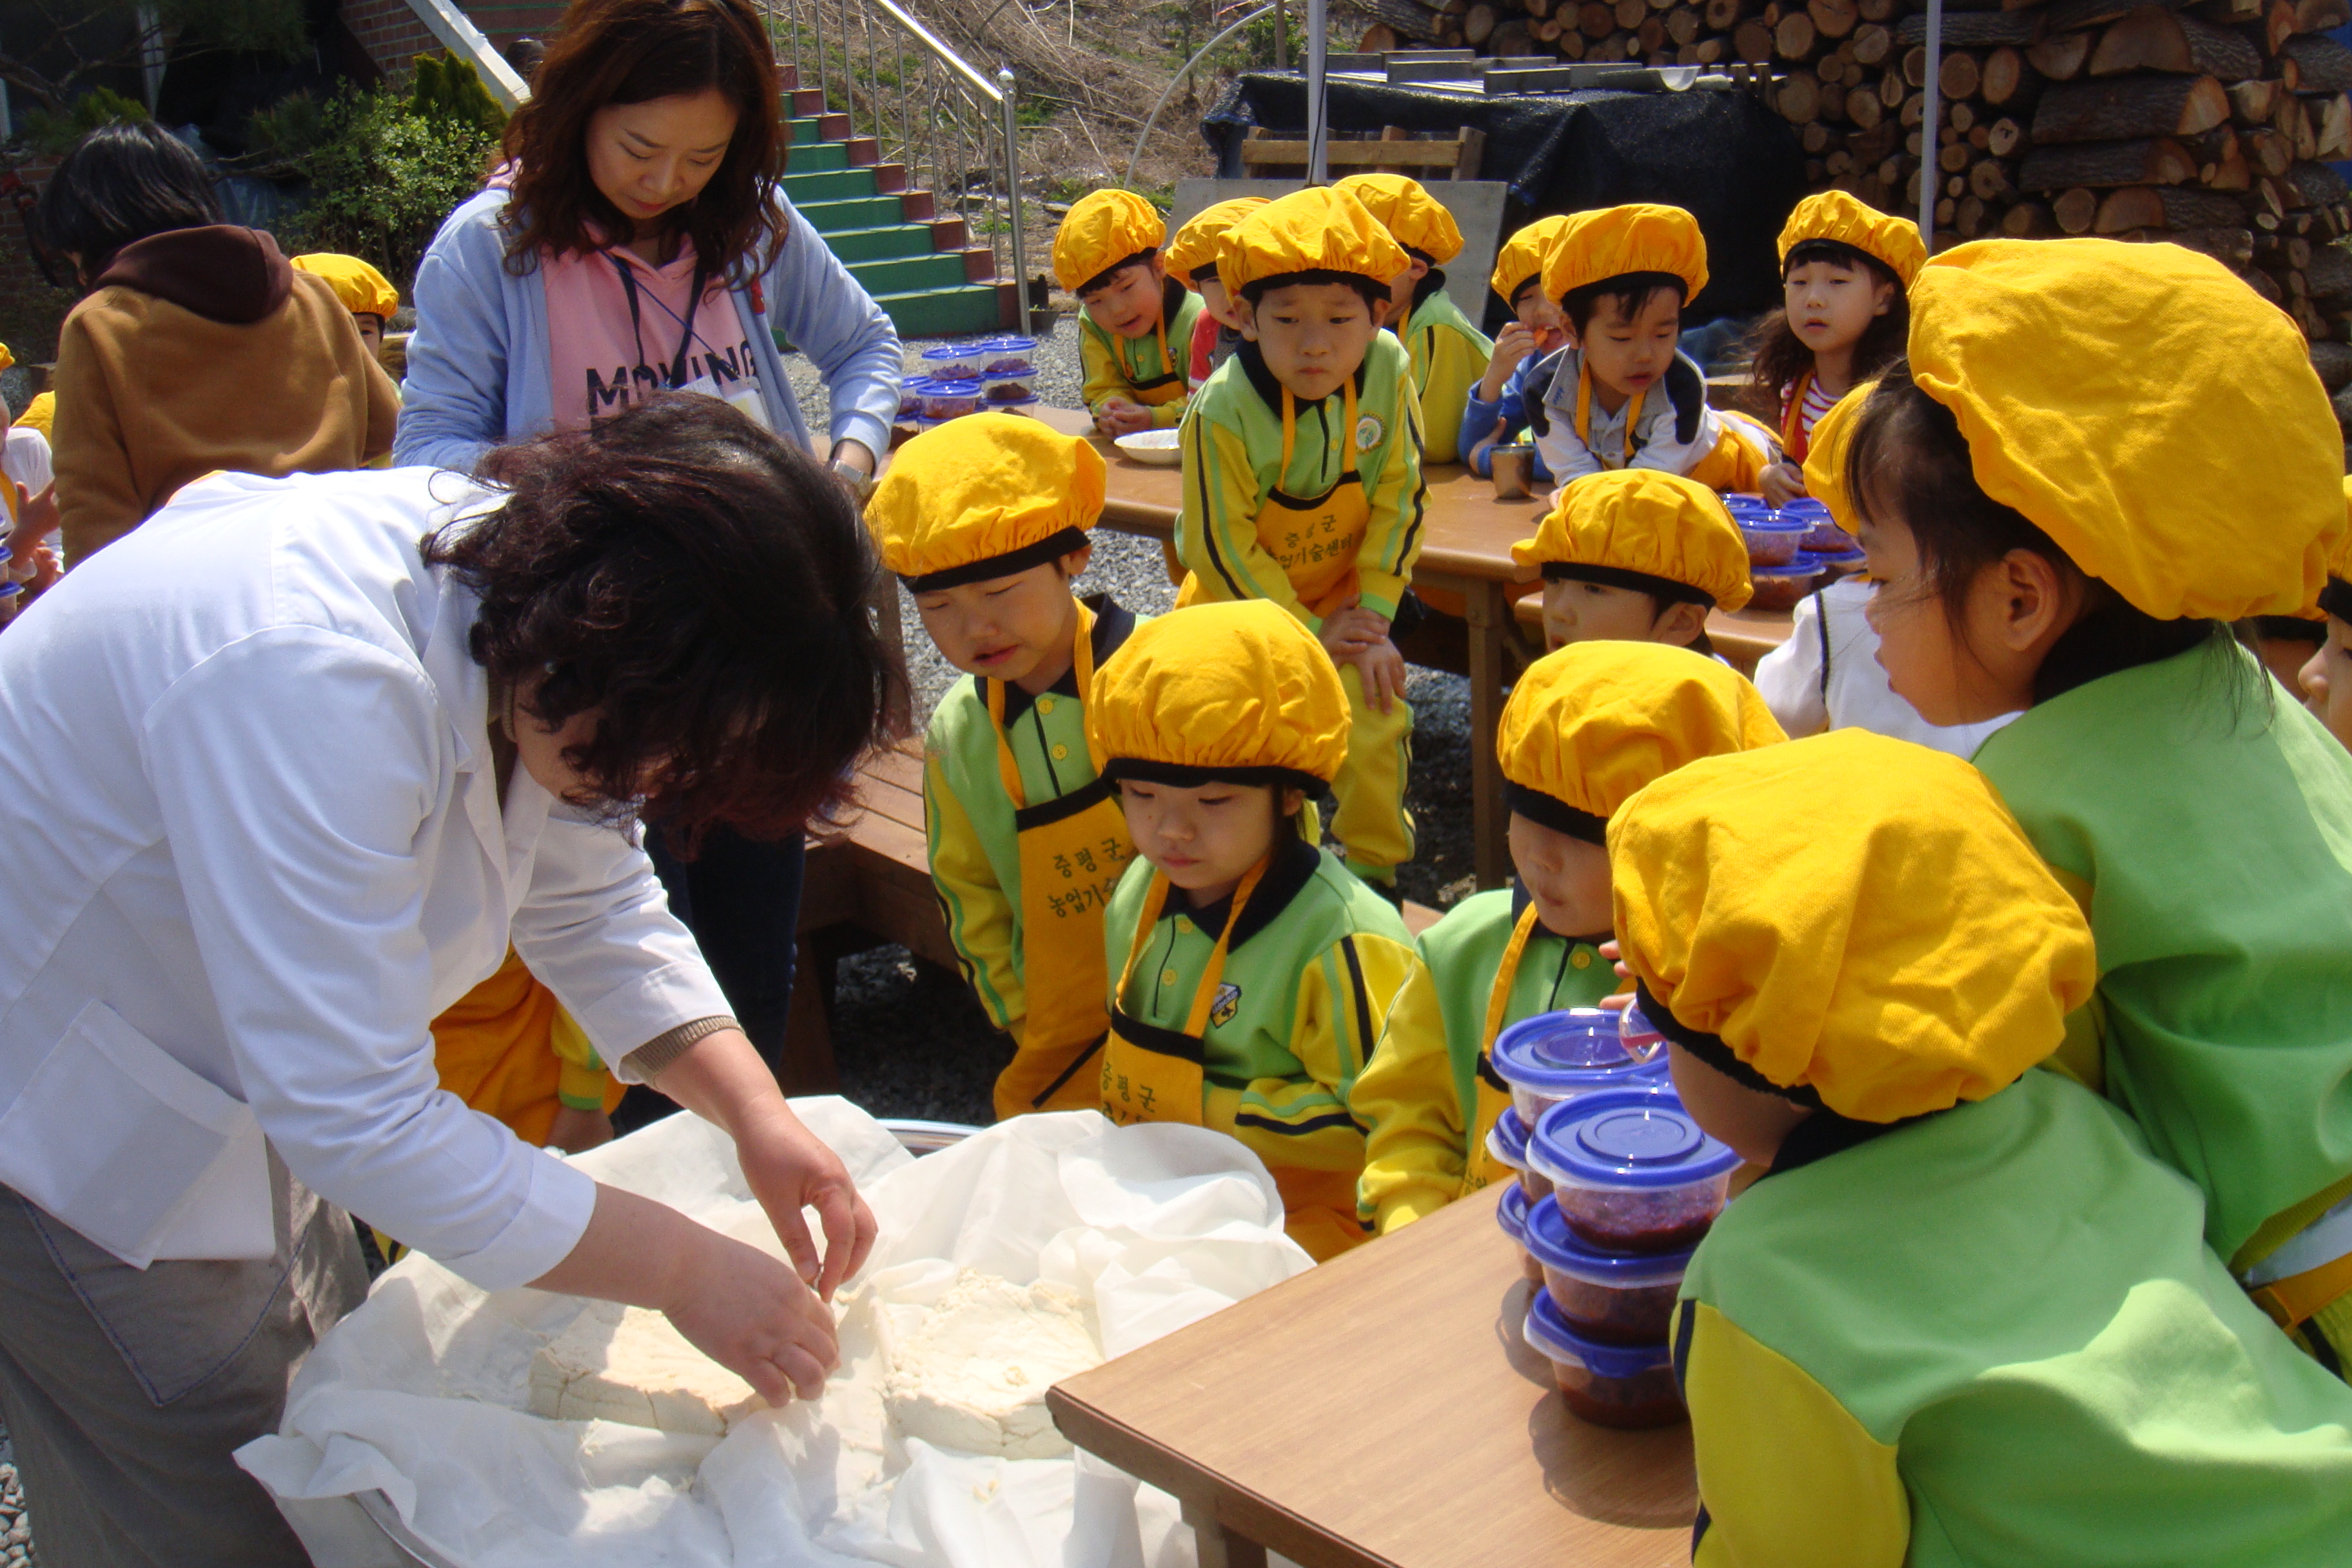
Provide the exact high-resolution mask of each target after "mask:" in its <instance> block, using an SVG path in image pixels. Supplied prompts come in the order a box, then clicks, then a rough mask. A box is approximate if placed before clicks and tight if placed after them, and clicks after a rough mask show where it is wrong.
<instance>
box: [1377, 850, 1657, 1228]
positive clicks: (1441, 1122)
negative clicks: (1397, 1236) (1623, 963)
mask: <svg viewBox="0 0 2352 1568" xmlns="http://www.w3.org/2000/svg"><path fill="white" fill-rule="evenodd" d="M1527 902H1528V900H1527V895H1526V894H1525V893H1523V892H1520V891H1518V890H1517V889H1496V890H1495V891H1493V892H1488V893H1479V894H1475V895H1474V896H1473V897H1471V898H1467V899H1465V900H1462V902H1460V903H1459V904H1457V905H1455V906H1454V909H1453V910H1450V911H1449V912H1448V913H1447V914H1446V916H1445V918H1444V920H1442V921H1438V922H1437V923H1436V924H1435V925H1433V926H1431V927H1430V928H1429V929H1428V930H1427V931H1423V932H1422V933H1421V940H1420V941H1419V942H1417V943H1415V944H1414V952H1413V959H1412V968H1411V969H1410V970H1409V971H1408V972H1407V973H1406V974H1405V979H1404V985H1403V988H1402V990H1400V991H1398V993H1397V996H1396V1001H1395V1002H1394V1003H1392V1004H1391V1005H1390V1007H1389V1016H1388V1023H1387V1025H1386V1026H1385V1027H1383V1028H1382V1030H1381V1043H1380V1047H1379V1048H1378V1049H1377V1050H1375V1051H1374V1052H1373V1053H1372V1059H1371V1061H1370V1064H1369V1065H1368V1066H1366V1067H1365V1068H1364V1070H1363V1073H1362V1075H1361V1076H1360V1077H1359V1078H1358V1079H1356V1084H1355V1088H1354V1089H1352V1090H1351V1091H1350V1092H1349V1097H1348V1104H1349V1109H1350V1110H1353V1111H1354V1112H1355V1117H1356V1120H1357V1121H1360V1122H1361V1123H1363V1126H1364V1130H1365V1163H1364V1174H1363V1179H1362V1180H1361V1181H1360V1183H1359V1184H1358V1185H1357V1197H1356V1210H1357V1214H1358V1215H1359V1216H1360V1218H1361V1219H1362V1220H1363V1221H1364V1223H1365V1224H1366V1225H1368V1226H1371V1227H1372V1228H1373V1230H1374V1231H1375V1232H1376V1233H1378V1234H1380V1235H1386V1234H1387V1233H1388V1232H1390V1231H1391V1230H1394V1229H1395V1228H1396V1227H1397V1226H1401V1225H1406V1224H1409V1223H1411V1222H1412V1221H1413V1220H1416V1219H1420V1218H1422V1217H1423V1215H1428V1214H1430V1213H1431V1212H1432V1211H1433V1210H1435V1209H1439V1208H1442V1207H1444V1205H1447V1204H1450V1203H1452V1202H1453V1201H1454V1199H1456V1198H1458V1197H1464V1196H1466V1195H1467V1194H1470V1193H1473V1192H1475V1191H1477V1190H1478V1189H1479V1188H1480V1187H1483V1186H1485V1185H1486V1173H1485V1172H1484V1171H1483V1170H1482V1169H1481V1167H1483V1165H1484V1163H1485V1162H1483V1161H1480V1160H1477V1159H1476V1158H1475V1156H1476V1154H1477V1153H1478V1152H1479V1150H1480V1149H1481V1148H1482V1147H1483V1146H1484V1145H1485V1143H1486V1134H1487V1132H1488V1131H1489V1130H1490V1129H1491V1128H1492V1126H1493V1122H1492V1121H1491V1120H1488V1119H1486V1118H1484V1117H1482V1116H1481V1114H1480V1096H1479V1093H1478V1081H1479V1079H1480V1078H1481V1077H1482V1076H1484V1077H1486V1078H1487V1079H1489V1080H1490V1083H1491V1087H1492V1088H1493V1089H1496V1090H1498V1091H1499V1093H1500V1095H1501V1100H1500V1103H1502V1104H1507V1103H1509V1097H1510V1090H1509V1089H1508V1088H1507V1086H1504V1085H1503V1083H1502V1081H1501V1079H1496V1078H1495V1077H1494V1070H1495V1069H1494V1068H1493V1067H1492V1066H1491V1065H1490V1064H1489V1062H1488V1060H1487V1052H1488V1051H1490V1050H1491V1049H1493V1047H1494V1041H1493V1040H1491V1039H1489V1038H1488V1037H1487V1036H1486V1026H1487V1020H1488V1015H1489V1011H1490V1003H1491V1002H1492V1000H1493V991H1494V985H1495V979H1496V975H1497V974H1498V973H1500V972H1501V969H1502V964H1503V958H1504V955H1505V953H1506V952H1507V951H1508V950H1509V948H1510V945H1511V930H1512V927H1513V926H1514V925H1516V924H1517V921H1518V920H1519V918H1520V916H1521V914H1522V913H1523V912H1524V911H1525V910H1526V908H1527ZM1607 940H1608V939H1607V938H1606V937H1605V936H1603V937H1599V938H1593V939H1583V938H1567V937H1559V936H1555V935H1553V934H1552V933H1551V932H1550V931H1547V930H1545V929H1544V927H1543V925H1542V924H1541V923H1540V922H1538V924H1537V925H1536V927H1535V930H1534V931H1532V932H1531V933H1529V935H1528V942H1527V945H1526V946H1525V947H1524V948H1523V949H1522V950H1521V952H1520V954H1519V965H1518V972H1517V973H1516V974H1515V975H1514V976H1513V977H1512V980H1511V987H1510V993H1509V997H1508V999H1507V1002H1506V1004H1505V1005H1504V1010H1503V1014H1502V1016H1501V1019H1500V1026H1502V1027H1506V1028H1507V1027H1508V1026H1511V1025H1513V1024H1516V1023H1517V1022H1518V1021H1519V1020H1520V1019H1522V1018H1532V1017H1534V1016H1536V1015H1538V1014H1539V1013H1551V1012H1557V1011H1559V1009H1560V1008H1563V1007H1591V1006H1593V1005H1596V1004H1598V1003H1599V1002H1600V1000H1601V998H1602V997H1603V996H1606V995H1608V994H1610V993H1612V992H1613V991H1615V990H1616V989H1617V986H1618V984H1619V982H1618V979H1617V972H1616V969H1615V967H1614V966H1613V965H1612V964H1611V963H1608V962H1607V961H1606V960H1604V959H1603V958H1602V957H1601V952H1600V949H1599V948H1598V947H1597V946H1596V945H1595V943H1596V942H1605V941H1607ZM1486 1103H1487V1104H1489V1105H1496V1103H1497V1102H1496V1098H1495V1096H1494V1094H1492V1093H1490V1094H1489V1095H1488V1096H1487V1097H1486Z"/></svg>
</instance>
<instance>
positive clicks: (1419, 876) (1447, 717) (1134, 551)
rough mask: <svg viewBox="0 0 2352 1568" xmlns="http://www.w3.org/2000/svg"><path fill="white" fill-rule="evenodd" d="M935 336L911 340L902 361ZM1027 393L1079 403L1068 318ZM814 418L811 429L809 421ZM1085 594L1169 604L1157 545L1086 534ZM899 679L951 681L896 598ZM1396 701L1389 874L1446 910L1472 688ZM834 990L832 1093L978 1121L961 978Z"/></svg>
mask: <svg viewBox="0 0 2352 1568" xmlns="http://www.w3.org/2000/svg"><path fill="white" fill-rule="evenodd" d="M940 341H942V340H940V339H935V338H918V339H909V340H908V342H907V344H906V348H907V353H908V363H910V364H911V363H914V361H915V356H916V355H917V354H919V353H921V352H922V351H923V350H924V349H927V348H931V347H934V346H936V345H937V344H938V343H939V342H940ZM1038 358H1039V361H1040V363H1039V365H1038V375H1037V394H1038V396H1039V398H1040V399H1041V400H1042V401H1044V402H1045V404H1047V405H1050V406H1053V407H1056V408H1079V407H1083V406H1084V403H1083V401H1082V400H1081V398H1080V397H1079V395H1078V388H1079V384H1080V375H1079V371H1078V349H1077V332H1076V328H1075V326H1074V325H1073V324H1072V323H1071V322H1070V321H1068V320H1067V319H1065V320H1064V321H1062V322H1061V323H1060V324H1059V325H1058V326H1057V327H1056V328H1055V329H1054V330H1053V331H1049V332H1047V333H1045V334H1042V342H1040V344H1039V352H1038ZM785 363H786V364H787V366H788V367H789V368H790V370H791V373H792V376H793V387H794V389H795V390H796V391H797V392H798V393H799V395H800V397H801V402H802V405H803V407H805V408H808V409H810V410H812V411H814V410H817V409H821V408H823V407H824V389H823V386H822V384H820V382H819V381H818V378H817V376H816V374H815V371H814V367H812V366H811V365H810V364H809V363H807V361H806V360H804V359H803V358H801V357H800V356H799V355H797V354H795V355H793V356H790V357H789V358H788V359H787V360H786V361H785ZM812 423H813V424H814V423H816V421H814V420H813V421H812ZM1078 588H1079V591H1080V592H1082V593H1096V592H1103V593H1108V594H1110V595H1112V596H1113V597H1115V598H1117V599H1118V602H1119V603H1121V604H1123V605H1127V606H1128V607H1129V609H1133V610H1138V611H1142V612H1146V613H1157V612H1161V611H1165V610H1167V609H1169V608H1170V607H1171V605H1172V604H1173V602H1174V599H1175V593H1176V591H1175V588H1174V587H1173V586H1172V585H1171V584H1170V583H1169V581H1168V573H1167V569H1166V566H1165V564H1164V563H1163V562H1162V559H1161V556H1160V546H1159V544H1158V543H1157V542H1153V541H1151V540H1147V539H1139V538H1137V537H1136V536H1135V535H1133V534H1126V533H1118V532H1114V531H1110V530H1108V529H1105V530H1102V531H1098V532H1097V534H1096V535H1095V551H1094V559H1093V561H1092V563H1090V564H1089V565H1088V567H1087V573H1086V574H1085V575H1084V576H1083V577H1081V578H1080V579H1079V580H1078ZM899 611H900V614H901V616H902V620H903V624H904V625H905V626H907V628H908V637H907V665H908V670H907V673H908V679H909V681H910V682H911V683H912V685H913V687H914V692H915V708H916V715H917V718H918V720H919V721H927V720H928V719H929V716H930V711H931V709H932V707H933V706H934V705H935V704H937V702H938V701H939V700H940V697H941V696H942V695H943V694H944V693H945V692H946V690H947V689H948V687H949V686H950V685H951V684H952V683H953V682H954V680H955V678H956V671H955V670H954V668H952V667H950V665H948V664H947V663H946V661H945V660H943V659H941V658H940V657H939V654H938V651H937V650H936V649H934V648H933V647H931V644H930V640H929V638H927V637H923V636H922V635H921V632H920V627H921V625H922V623H921V621H920V620H919V618H918V616H916V614H915V606H914V602H913V601H912V600H911V599H910V598H908V597H907V596H906V595H904V594H903V593H902V594H901V595H900V597H899ZM1406 695H1407V697H1408V699H1409V700H1411V701H1412V706H1413V733H1412V748H1413V763H1412V780H1411V784H1410V787H1409V789H1408V791H1407V795H1406V799H1407V804H1408V805H1410V807H1411V808H1412V814H1413V817H1414V820H1415V822H1416V824H1417V826H1418V828H1419V834H1420V849H1419V853H1418V855H1417V856H1416V858H1414V859H1413V861H1412V863H1411V864H1409V865H1407V866H1405V867H1403V868H1402V870H1401V871H1400V873H1399V880H1400V882H1401V883H1402V886H1403V888H1404V892H1405V896H1406V897H1407V898H1409V899H1412V900H1417V901H1418V902H1421V903H1424V904H1430V905H1433V906H1443V905H1444V904H1446V903H1450V902H1452V901H1453V900H1454V899H1455V898H1458V897H1460V896H1461V893H1462V892H1463V891H1465V890H1466V887H1465V884H1464V879H1466V878H1467V877H1468V876H1469V874H1470V743H1469V719H1470V692H1469V683H1468V682H1467V681H1466V680H1465V679H1462V678H1461V677H1459V676H1454V675H1448V674H1445V673H1444V672H1443V671H1440V670H1434V669H1423V668H1419V667H1415V668H1413V669H1412V680H1411V683H1410V685H1409V686H1408V687H1407V689H1406ZM837 985H838V989H837V991H836V993H835V1007H834V1033H835V1049H836V1051H837V1053H838V1056H839V1058H840V1064H841V1079H842V1092H843V1093H845V1095H847V1096H848V1097H849V1098H850V1099H852V1100H856V1102H857V1103H858V1104H860V1105H863V1106H865V1107H866V1109H867V1110H871V1111H873V1112H874V1113H875V1114H876V1115H877V1116H911V1117H922V1118H927V1119H930V1120H935V1121H969V1122H986V1121H989V1120H990V1119H991V1114H992V1113H991V1110H990V1102H989V1086H990V1084H991V1083H992V1081H993V1080H994V1079H995V1076H996V1073H997V1072H998V1070H999V1069H1000V1068H1002V1067H1003V1064H1004V1063H1005V1061H1006V1060H1007V1059H1009V1058H1010V1056H1011V1050H1010V1047H1009V1046H1008V1045H1007V1044H1006V1043H1005V1041H1004V1039H1003V1037H1002V1036H1000V1035H999V1034H997V1032H996V1031H995V1030H994V1029H992V1028H991V1027H990V1026H989V1025H988V1020H987V1017H986V1016H985V1015H984V1014H982V1012H981V1010H980V1006H979V1005H978V1004H977V1003H975V1002H974V1001H973V1000H972V999H971V993H970V992H969V991H968V990H967V989H966V988H965V987H964V985H963V984H962V982H961V979H960V978H959V977H958V976H956V975H954V974H950V973H946V972H944V971H941V970H939V969H936V968H934V967H933V966H931V965H929V964H926V963H918V962H916V961H915V960H914V959H912V958H910V957H909V956H908V953H907V951H906V950H905V949H904V948H901V947H897V946H888V947H880V948H876V949H874V950H873V951H871V952H865V953H860V954H857V955H856V956H855V957H852V958H848V959H845V960H844V961H843V962H842V963H841V964H840V966H839V970H838V979H837Z"/></svg>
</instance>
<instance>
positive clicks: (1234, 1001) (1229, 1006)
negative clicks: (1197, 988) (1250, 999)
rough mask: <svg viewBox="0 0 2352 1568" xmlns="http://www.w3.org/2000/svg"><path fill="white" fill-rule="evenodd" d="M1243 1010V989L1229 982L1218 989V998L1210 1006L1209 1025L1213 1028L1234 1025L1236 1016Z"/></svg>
mask: <svg viewBox="0 0 2352 1568" xmlns="http://www.w3.org/2000/svg"><path fill="white" fill-rule="evenodd" d="M1241 1009H1242V988H1241V987H1240V986H1238V985H1236V984H1234V983H1233V982H1232V981H1230V980H1228V981H1226V982H1225V983H1224V984H1222V985H1220V986H1218V987H1217V994H1216V997H1215V999H1214V1000H1213V1001H1212V1002H1210V1004H1209V1023H1210V1025H1211V1026H1212V1027H1223V1026H1224V1025H1227V1024H1230V1023H1232V1022H1233V1021H1234V1014H1236V1013H1238V1012H1240V1011H1241Z"/></svg>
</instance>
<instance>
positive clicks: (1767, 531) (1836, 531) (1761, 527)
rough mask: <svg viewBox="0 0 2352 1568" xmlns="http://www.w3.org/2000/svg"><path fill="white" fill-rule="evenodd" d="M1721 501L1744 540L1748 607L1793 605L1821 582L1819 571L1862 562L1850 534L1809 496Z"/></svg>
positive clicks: (1851, 567)
mask: <svg viewBox="0 0 2352 1568" xmlns="http://www.w3.org/2000/svg"><path fill="white" fill-rule="evenodd" d="M1723 504H1724V506H1725V507H1726V508H1727V509H1728V510H1730V512H1731V521H1734V522H1736V523H1738V525H1739V537H1740V538H1741V539H1742V540H1743V541H1745V542H1746V543H1747V545H1748V582H1749V583H1750V584H1752V585H1753V587H1754V589H1755V596H1754V597H1753V598H1751V599H1749V600H1748V605H1749V607H1751V608H1753V609H1759V610H1787V609H1793V608H1795V606H1796V604H1797V601H1798V600H1800V599H1801V598H1803V597H1804V596H1805V595H1808V594H1810V593H1811V592H1812V591H1813V590H1814V589H1815V588H1816V587H1818V586H1820V585H1821V584H1822V580H1823V574H1827V573H1832V572H1838V573H1843V572H1851V571H1853V570H1855V569H1856V568H1857V567H1859V566H1860V565H1861V563H1862V552H1861V551H1860V550H1859V549H1858V548H1856V546H1855V544H1854V541H1853V535H1852V534H1850V533H1848V532H1846V531H1845V530H1843V529H1842V528H1840V527H1839V526H1838V525H1837V524H1836V523H1835V522H1834V521H1832V520H1831V517H1830V509H1829V508H1828V507H1826V506H1824V505H1822V503H1821V502H1820V501H1817V500H1813V499H1812V498H1811V497H1810V496H1800V497H1798V498H1797V499H1796V500H1792V501H1790V503H1789V504H1788V505H1787V506H1784V507H1780V508H1778V509H1776V508H1774V507H1773V506H1772V505H1771V503H1770V502H1769V501H1767V500H1765V499H1764V498H1763V497H1762V496H1754V495H1727V496H1726V497H1724V498H1723Z"/></svg>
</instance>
